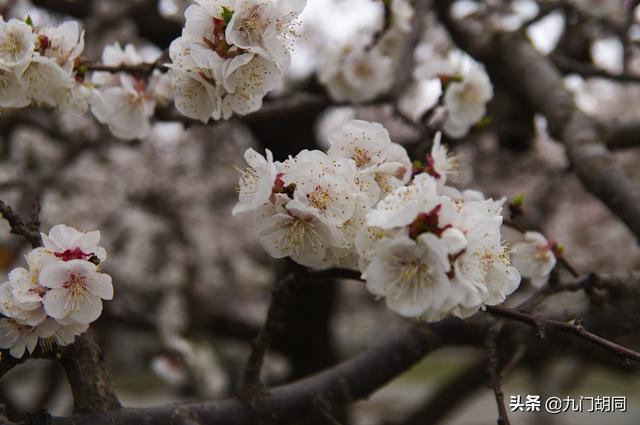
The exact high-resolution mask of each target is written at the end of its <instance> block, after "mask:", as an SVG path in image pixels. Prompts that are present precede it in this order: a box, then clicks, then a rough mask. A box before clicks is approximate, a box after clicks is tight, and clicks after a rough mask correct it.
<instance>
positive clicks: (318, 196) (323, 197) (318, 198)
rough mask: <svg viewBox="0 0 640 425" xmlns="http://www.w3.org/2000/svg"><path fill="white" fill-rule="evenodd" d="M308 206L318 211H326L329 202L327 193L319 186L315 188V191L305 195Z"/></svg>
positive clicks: (329, 197)
mask: <svg viewBox="0 0 640 425" xmlns="http://www.w3.org/2000/svg"><path fill="white" fill-rule="evenodd" d="M307 199H308V200H309V206H311V207H313V208H317V209H319V210H326V209H327V207H328V206H329V203H330V202H331V195H329V191H328V190H327V189H325V188H323V187H321V186H316V188H315V190H314V191H313V192H311V193H308V194H307Z"/></svg>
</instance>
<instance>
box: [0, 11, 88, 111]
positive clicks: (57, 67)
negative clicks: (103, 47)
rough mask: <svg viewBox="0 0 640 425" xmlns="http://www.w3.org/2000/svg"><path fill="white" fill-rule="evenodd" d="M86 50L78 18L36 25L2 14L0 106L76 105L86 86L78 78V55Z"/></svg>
mask: <svg viewBox="0 0 640 425" xmlns="http://www.w3.org/2000/svg"><path fill="white" fill-rule="evenodd" d="M83 50H84V33H82V32H81V31H80V26H79V25H78V23H77V22H74V21H68V22H64V23H62V24H61V25H59V26H57V27H39V26H34V25H33V23H32V22H31V19H30V18H27V20H26V21H24V22H23V21H20V20H17V19H11V20H9V21H8V22H7V21H4V20H2V19H1V18H0V108H2V109H13V108H22V107H25V106H28V105H30V104H32V103H35V104H37V105H44V106H48V107H62V108H68V109H73V108H74V107H75V102H74V101H73V99H74V98H75V97H77V96H78V94H77V93H76V91H77V90H82V86H81V85H80V84H78V83H77V82H76V81H75V79H74V74H73V68H74V62H75V60H76V58H78V56H79V55H80V54H81V53H82V51H83Z"/></svg>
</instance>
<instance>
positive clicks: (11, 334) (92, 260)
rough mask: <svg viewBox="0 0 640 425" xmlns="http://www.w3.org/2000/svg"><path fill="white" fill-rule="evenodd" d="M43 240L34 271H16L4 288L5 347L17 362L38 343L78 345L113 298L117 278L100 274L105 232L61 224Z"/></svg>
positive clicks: (0, 337)
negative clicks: (87, 230) (76, 343)
mask: <svg viewBox="0 0 640 425" xmlns="http://www.w3.org/2000/svg"><path fill="white" fill-rule="evenodd" d="M41 237H42V241H43V244H44V246H43V247H40V248H35V249H33V250H32V251H31V252H30V253H29V254H27V256H26V260H27V267H28V268H23V267H17V268H15V269H13V270H12V271H11V272H10V273H9V280H8V281H7V282H5V283H4V284H2V285H0V313H1V314H2V315H3V316H4V318H2V319H0V348H3V349H5V348H8V349H10V350H9V352H10V353H11V355H12V356H14V357H17V358H20V357H22V356H23V354H24V351H25V349H26V350H27V351H29V353H32V352H33V350H34V349H35V348H36V346H37V345H38V341H41V345H42V348H43V349H44V350H46V349H49V348H50V346H51V345H52V344H54V343H55V344H57V345H59V346H64V345H68V344H71V343H73V341H74V339H75V336H76V335H79V334H81V333H83V332H85V331H86V330H87V329H88V326H89V324H90V323H91V322H93V321H95V320H96V319H97V318H98V317H99V316H100V314H101V312H102V300H110V299H112V298H113V285H112V283H111V276H109V275H108V274H105V273H102V272H101V271H100V267H101V264H102V262H103V261H104V260H106V258H107V253H106V251H105V249H104V248H102V247H100V246H98V243H99V242H100V232H98V231H93V232H81V231H79V230H76V229H74V228H72V227H69V226H65V225H63V224H59V225H56V226H53V227H52V228H51V230H50V231H49V234H48V235H45V234H41Z"/></svg>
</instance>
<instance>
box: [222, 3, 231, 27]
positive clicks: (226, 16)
mask: <svg viewBox="0 0 640 425" xmlns="http://www.w3.org/2000/svg"><path fill="white" fill-rule="evenodd" d="M221 16H222V19H224V23H225V24H228V23H229V22H230V21H231V18H232V17H233V10H231V9H229V8H228V7H226V6H222V13H221Z"/></svg>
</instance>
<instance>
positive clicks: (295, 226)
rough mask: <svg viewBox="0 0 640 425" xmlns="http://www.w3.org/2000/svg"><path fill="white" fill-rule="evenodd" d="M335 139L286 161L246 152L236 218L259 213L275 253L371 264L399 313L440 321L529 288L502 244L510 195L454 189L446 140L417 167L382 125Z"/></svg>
mask: <svg viewBox="0 0 640 425" xmlns="http://www.w3.org/2000/svg"><path fill="white" fill-rule="evenodd" d="M329 142H330V145H331V146H330V148H329V150H328V152H327V153H324V152H321V151H307V150H305V151H302V152H300V153H299V154H298V155H297V156H295V157H290V158H289V159H287V160H286V161H284V162H277V161H274V160H273V158H272V155H271V153H270V152H269V151H267V156H266V158H265V157H263V156H261V155H259V154H258V153H257V152H255V151H253V150H251V149H250V150H248V151H247V153H246V154H245V158H246V160H247V163H248V168H247V169H246V170H245V171H243V174H242V176H241V178H240V183H239V191H240V201H239V203H238V204H237V205H236V207H235V209H234V211H233V212H234V214H249V215H251V216H253V219H254V221H255V226H256V232H257V234H258V238H259V240H260V243H261V244H262V246H263V247H264V249H265V250H266V251H267V252H268V253H269V254H270V255H272V256H273V257H275V258H282V257H287V256H288V257H290V258H292V259H293V260H294V261H296V262H298V263H300V264H303V265H306V266H310V267H330V266H340V267H350V268H354V269H359V270H360V271H361V272H362V276H363V278H364V279H365V280H366V282H367V284H366V286H367V289H368V290H369V291H370V292H372V293H373V294H374V295H376V296H377V297H381V298H385V300H386V303H387V306H388V307H389V308H390V309H391V310H393V311H395V312H397V313H398V314H400V315H403V316H406V317H421V318H423V319H425V320H428V321H434V320H440V319H441V318H442V317H444V316H445V315H447V314H453V315H456V316H459V317H468V316H470V315H472V314H474V313H475V312H476V311H477V310H478V309H480V308H482V307H483V306H484V305H494V304H498V303H501V302H502V301H504V299H505V298H506V296H507V295H509V294H510V293H511V292H513V291H514V290H515V289H516V288H517V287H518V285H519V283H520V274H519V273H518V271H517V270H516V269H515V268H514V267H512V266H511V264H510V259H509V252H508V250H507V249H506V247H505V246H504V244H503V242H502V237H501V225H502V215H501V213H502V204H503V202H504V200H499V201H493V200H490V199H484V196H483V195H482V194H481V193H479V192H475V191H464V192H460V191H459V190H457V189H455V188H453V187H450V186H447V184H446V183H447V176H448V175H451V173H452V172H455V168H456V167H457V165H458V164H459V163H458V161H457V159H456V158H454V157H452V156H451V155H449V154H448V152H447V149H446V147H444V146H442V145H441V144H440V140H439V137H437V138H436V140H435V141H434V145H433V148H432V151H431V154H430V155H428V156H427V158H426V161H425V163H424V164H423V163H416V165H415V166H413V165H412V164H411V162H410V160H409V158H408V156H407V153H406V151H405V149H404V148H403V147H402V146H400V145H398V144H395V143H392V142H391V140H390V138H389V134H388V132H387V131H386V129H385V128H384V127H383V126H382V125H380V124H377V123H370V122H365V121H358V120H353V121H350V122H348V123H346V124H345V125H343V126H342V127H341V128H339V129H338V130H336V131H335V132H333V133H332V134H331V135H330V137H329ZM412 174H413V178H412Z"/></svg>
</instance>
